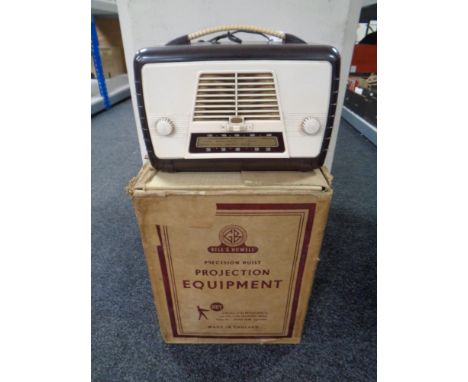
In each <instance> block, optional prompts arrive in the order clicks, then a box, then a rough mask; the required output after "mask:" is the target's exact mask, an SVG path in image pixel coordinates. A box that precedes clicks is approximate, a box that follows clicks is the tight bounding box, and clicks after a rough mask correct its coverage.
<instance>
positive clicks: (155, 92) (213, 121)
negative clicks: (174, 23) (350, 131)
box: [134, 25, 340, 171]
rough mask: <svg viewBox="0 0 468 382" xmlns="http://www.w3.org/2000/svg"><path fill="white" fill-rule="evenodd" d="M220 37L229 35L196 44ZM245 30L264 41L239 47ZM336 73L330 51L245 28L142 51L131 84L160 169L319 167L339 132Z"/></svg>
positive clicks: (287, 36) (190, 37)
mask: <svg viewBox="0 0 468 382" xmlns="http://www.w3.org/2000/svg"><path fill="white" fill-rule="evenodd" d="M218 32H227V33H224V34H222V35H218V36H216V37H214V38H212V39H211V40H209V41H206V42H192V41H193V40H195V39H197V38H200V37H203V36H205V35H209V34H214V33H218ZM241 32H245V33H255V34H258V35H260V36H262V37H264V38H266V39H267V41H265V42H251V43H242V40H241V39H240V37H239V34H240V33H241ZM270 36H273V37H270ZM273 38H276V40H279V39H281V41H280V42H277V41H273ZM223 39H228V41H227V42H221V40H223ZM339 66H340V58H339V54H338V52H337V50H336V49H335V48H333V47H330V46H321V45H310V44H307V43H305V42H304V41H303V40H301V39H299V38H298V37H296V36H294V35H291V34H288V33H283V32H276V31H272V30H267V29H262V28H257V27H252V26H243V25H240V26H239V25H232V26H225V27H224V26H223V27H216V28H210V29H206V30H203V31H200V32H196V33H191V34H189V35H185V36H182V37H179V38H177V39H175V40H173V41H171V42H169V43H168V44H167V45H165V46H161V47H155V48H146V49H142V50H140V51H139V52H138V53H137V54H136V56H135V60H134V70H135V85H136V92H137V103H138V110H139V116H140V121H141V126H142V129H143V136H144V140H145V145H146V148H147V151H148V157H149V159H150V162H151V164H152V165H153V167H155V168H156V169H159V170H163V171H243V170H246V171H263V170H270V171H278V170H289V171H293V170H301V171H306V170H312V169H315V168H318V167H320V166H321V165H322V164H323V162H324V160H325V156H326V152H327V149H328V144H329V141H330V137H331V132H332V128H333V121H334V117H335V109H336V101H337V95H338V85H339V71H340V68H339Z"/></svg>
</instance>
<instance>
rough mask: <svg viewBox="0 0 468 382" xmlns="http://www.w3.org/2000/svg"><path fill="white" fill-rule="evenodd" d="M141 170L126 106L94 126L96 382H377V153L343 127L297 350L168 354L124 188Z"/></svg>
mask: <svg viewBox="0 0 468 382" xmlns="http://www.w3.org/2000/svg"><path fill="white" fill-rule="evenodd" d="M140 165H141V161H140V154H139V151H138V143H137V136H136V131H135V122H134V118H133V113H132V107H131V102H130V100H127V101H125V102H123V103H121V104H119V105H116V106H115V107H113V108H112V109H111V110H109V111H106V112H103V113H101V114H98V115H97V116H95V117H94V118H93V120H92V379H93V381H96V382H97V381H99V382H101V381H102V382H103V381H106V382H119V381H136V382H144V381H151V382H154V381H187V382H188V381H211V380H213V381H269V382H273V381H360V382H362V381H375V380H376V334H377V333H376V328H377V324H376V310H377V308H376V263H377V261H376V224H377V220H376V148H375V146H373V145H372V144H371V143H370V142H368V141H367V140H365V139H364V138H363V137H362V136H360V135H359V134H358V133H357V132H356V131H355V130H354V129H352V128H351V127H349V126H348V125H347V124H346V123H345V122H342V125H341V128H340V133H339V138H338V146H337V149H336V157H335V163H334V167H333V174H334V176H335V180H334V189H335V194H334V198H333V203H332V208H331V211H330V218H329V222H328V226H327V230H326V235H325V239H324V243H323V248H322V253H321V256H320V257H321V262H320V264H319V267H318V270H317V274H316V280H315V284H314V288H313V293H312V299H311V302H310V306H309V311H308V314H307V318H306V324H305V329H304V335H303V340H302V343H301V344H300V345H270V346H260V345H167V344H165V343H164V342H163V340H162V338H161V336H160V334H159V327H158V321H157V318H156V313H155V310H154V306H153V301H152V295H151V289H150V283H149V279H148V274H147V270H146V265H145V261H144V256H143V252H142V247H141V244H140V237H139V232H138V227H137V224H136V219H135V215H134V213H133V210H132V206H131V203H130V199H129V197H128V196H127V195H126V193H125V191H124V187H125V186H126V184H127V182H128V181H129V180H130V178H131V177H133V176H134V175H135V174H136V173H137V171H138V169H139V167H140Z"/></svg>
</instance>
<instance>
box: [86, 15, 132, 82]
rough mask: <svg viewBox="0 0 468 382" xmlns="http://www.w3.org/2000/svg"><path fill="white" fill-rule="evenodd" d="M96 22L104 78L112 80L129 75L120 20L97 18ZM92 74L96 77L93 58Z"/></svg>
mask: <svg viewBox="0 0 468 382" xmlns="http://www.w3.org/2000/svg"><path fill="white" fill-rule="evenodd" d="M94 22H95V25H96V32H97V35H98V40H99V52H100V54H101V61H102V66H103V69H104V76H105V77H106V78H110V77H114V76H116V75H118V74H123V73H127V69H126V66H125V56H124V50H123V43H122V36H121V34H120V25H119V20H118V19H117V18H111V17H98V16H96V17H95V18H94ZM91 72H92V73H93V74H94V76H96V70H95V68H94V62H93V58H92V57H91Z"/></svg>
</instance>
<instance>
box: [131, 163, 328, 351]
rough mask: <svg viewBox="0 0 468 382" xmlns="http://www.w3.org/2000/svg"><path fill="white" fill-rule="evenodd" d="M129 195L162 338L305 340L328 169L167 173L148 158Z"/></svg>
mask: <svg viewBox="0 0 468 382" xmlns="http://www.w3.org/2000/svg"><path fill="white" fill-rule="evenodd" d="M128 192H129V194H130V195H131V197H132V201H133V206H134V208H135V213H136V216H137V220H138V224H139V226H140V231H141V238H142V241H143V248H144V252H145V256H146V261H147V264H148V271H149V276H150V279H151V284H152V289H153V295H154V301H155V304H156V307H157V313H158V317H159V323H160V329H161V333H162V336H163V338H164V340H165V341H166V342H169V343H298V342H300V339H301V334H302V327H303V324H304V318H305V315H306V312H307V305H308V301H309V296H310V292H311V288H312V281H313V278H314V273H315V268H316V266H317V262H318V260H319V253H320V245H321V242H322V237H323V234H324V230H325V226H326V222H327V217H328V210H329V207H330V201H331V196H332V189H331V176H330V175H329V173H328V172H327V170H326V169H325V168H322V169H317V170H315V171H311V172H233V173H163V172H157V171H156V170H154V169H153V168H152V167H150V166H149V165H148V164H146V165H145V166H144V167H143V168H142V170H141V171H140V172H139V174H138V175H137V176H136V177H135V178H134V179H132V181H131V182H130V184H129V186H128ZM311 319H313V317H312V318H311Z"/></svg>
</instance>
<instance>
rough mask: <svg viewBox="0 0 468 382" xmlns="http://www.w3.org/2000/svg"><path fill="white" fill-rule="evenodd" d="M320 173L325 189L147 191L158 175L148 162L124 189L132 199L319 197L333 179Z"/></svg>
mask: <svg viewBox="0 0 468 382" xmlns="http://www.w3.org/2000/svg"><path fill="white" fill-rule="evenodd" d="M319 171H320V173H321V174H322V176H323V177H324V179H325V181H326V183H327V187H323V186H319V185H317V186H316V187H314V186H311V185H300V184H297V185H290V186H281V185H276V184H264V185H262V184H251V183H244V184H245V186H246V187H245V188H244V187H213V186H211V185H207V186H206V187H201V186H200V187H198V188H194V189H190V190H184V189H180V188H171V187H168V188H160V189H157V190H156V189H148V188H147V187H146V185H147V183H148V182H149V181H150V180H151V179H152V178H153V177H154V176H156V174H157V173H158V171H157V170H155V169H154V168H153V167H152V166H151V165H150V163H149V162H148V161H145V163H144V165H143V167H142V168H141V169H140V171H139V172H138V174H137V175H136V176H135V177H133V178H132V179H131V180H130V182H129V184H128V185H127V187H126V192H127V193H128V194H129V195H130V196H131V197H132V198H135V197H147V196H162V197H165V196H169V195H232V194H236V195H245V194H249V195H250V194H255V195H281V194H284V193H287V194H292V195H311V194H312V195H316V196H317V197H320V195H322V194H328V193H332V188H331V184H332V180H333V177H332V175H331V174H330V172H329V170H328V169H327V168H326V167H325V166H323V167H322V168H320V169H319Z"/></svg>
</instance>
